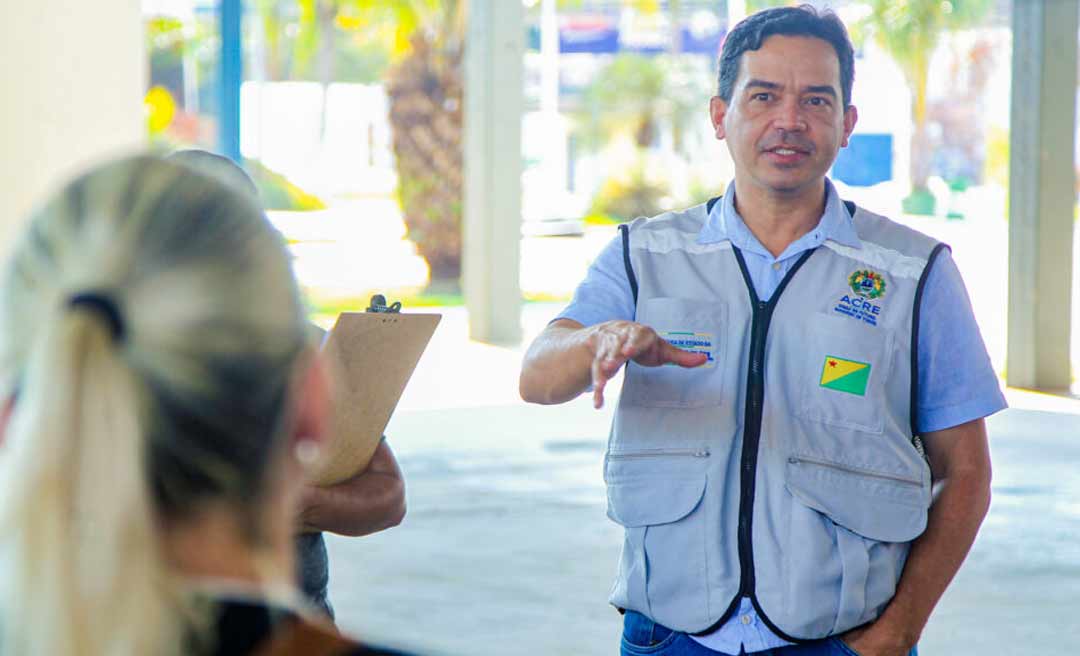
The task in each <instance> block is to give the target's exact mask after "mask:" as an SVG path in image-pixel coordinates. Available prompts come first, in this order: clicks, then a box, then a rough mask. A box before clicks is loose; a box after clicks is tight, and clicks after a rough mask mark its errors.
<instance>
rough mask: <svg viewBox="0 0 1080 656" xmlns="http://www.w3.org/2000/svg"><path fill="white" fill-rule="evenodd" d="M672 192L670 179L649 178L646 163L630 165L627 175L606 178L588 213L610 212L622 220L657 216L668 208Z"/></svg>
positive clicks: (602, 213) (613, 216)
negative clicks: (643, 164)
mask: <svg viewBox="0 0 1080 656" xmlns="http://www.w3.org/2000/svg"><path fill="white" fill-rule="evenodd" d="M670 195H671V187H670V185H669V184H668V183H667V181H665V180H659V179H652V178H650V177H649V176H648V175H647V174H646V172H645V167H644V166H641V165H638V166H634V167H632V168H630V169H629V171H627V175H625V176H613V177H611V178H608V179H607V180H605V181H604V183H603V184H602V185H600V190H599V191H598V192H597V193H596V197H595V198H594V199H593V202H592V206H591V207H590V208H589V212H588V213H589V214H590V215H607V216H610V217H612V218H615V219H617V220H619V221H633V220H634V219H636V218H638V217H639V216H656V215H657V214H660V213H661V212H664V211H665V210H667V209H668V206H669V205H670V198H669V197H670ZM665 201H667V202H665Z"/></svg>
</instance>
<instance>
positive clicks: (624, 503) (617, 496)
mask: <svg viewBox="0 0 1080 656" xmlns="http://www.w3.org/2000/svg"><path fill="white" fill-rule="evenodd" d="M705 478H706V477H705V474H704V473H693V474H689V475H686V476H685V477H679V478H677V479H673V478H659V477H657V476H655V475H653V476H640V477H637V476H635V477H630V478H623V477H619V478H616V479H612V480H608V483H607V495H608V511H607V514H608V517H610V518H611V519H612V520H614V521H615V522H617V523H619V524H621V525H622V526H625V527H627V528H633V527H638V526H657V525H659V524H670V523H671V522H677V521H679V520H680V519H682V518H683V517H686V516H687V515H689V514H690V513H691V512H693V511H694V508H696V507H697V505H698V503H699V502H700V501H701V497H702V496H703V495H704V494H705Z"/></svg>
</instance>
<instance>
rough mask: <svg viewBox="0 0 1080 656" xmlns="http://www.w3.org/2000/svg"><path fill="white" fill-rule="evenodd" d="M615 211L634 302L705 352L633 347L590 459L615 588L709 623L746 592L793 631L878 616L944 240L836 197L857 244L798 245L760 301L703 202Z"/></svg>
mask: <svg viewBox="0 0 1080 656" xmlns="http://www.w3.org/2000/svg"><path fill="white" fill-rule="evenodd" d="M714 202H715V199H714V200H713V201H710V203H709V204H707V205H706V204H703V205H698V206H696V207H692V208H690V209H688V210H686V211H684V212H671V213H667V214H663V215H660V216H658V217H656V218H653V219H638V220H637V221H634V222H633V224H631V225H630V226H628V227H627V226H623V228H622V230H623V247H624V250H623V254H624V256H625V261H626V266H627V275H628V276H629V277H630V281H631V288H632V289H633V290H634V295H635V299H636V320H637V321H638V322H640V323H643V324H645V325H648V326H651V327H652V328H654V329H655V330H656V331H657V332H658V333H660V334H661V336H663V337H665V338H666V339H668V340H669V341H672V343H674V344H676V345H679V346H682V347H683V348H687V349H689V350H696V351H705V352H707V353H708V354H709V362H708V363H707V364H706V365H704V366H702V367H700V368H696V369H682V368H680V367H676V366H663V367H642V366H639V365H637V364H634V363H630V364H628V366H627V369H626V375H625V380H624V382H623V389H622V395H621V397H620V398H619V405H618V409H617V410H616V413H615V421H614V424H613V426H612V431H611V437H610V440H609V444H608V451H607V454H606V457H605V459H604V480H605V482H606V483H607V491H608V516H609V517H610V518H611V519H612V520H614V521H615V522H617V523H619V524H620V525H622V526H623V527H625V542H624V544H623V550H622V556H621V558H620V562H619V571H618V578H617V580H616V582H615V586H614V589H613V590H612V594H611V603H612V604H614V605H615V606H617V607H619V608H622V609H632V610H635V611H638V612H640V613H643V614H645V615H646V616H648V617H650V618H652V619H653V620H654V621H656V622H658V623H660V624H663V625H665V626H668V627H670V628H672V629H676V630H678V631H685V632H689V633H706V632H709V631H712V630H714V629H715V628H716V627H718V626H720V625H721V624H722V623H723V622H725V621H727V620H728V618H730V617H731V615H732V613H733V612H734V611H735V609H736V608H737V607H738V605H739V600H740V598H742V597H749V598H750V599H751V601H752V602H753V604H754V608H755V609H756V610H757V612H758V613H759V614H760V616H761V618H762V620H763V621H764V622H765V623H766V625H767V626H768V627H769V628H770V629H772V630H773V631H774V632H775V633H776V634H777V635H779V636H780V637H782V638H785V639H787V640H791V641H793V642H798V641H804V640H812V639H818V638H823V637H826V636H829V635H834V634H838V633H841V632H843V631H846V630H847V629H850V628H853V627H855V626H858V625H860V624H863V623H865V622H869V621H871V620H873V619H875V618H876V617H877V616H878V615H879V614H880V613H881V611H882V609H883V608H884V606H885V604H886V603H888V601H889V600H890V599H891V598H892V596H893V594H894V592H895V590H896V583H897V581H898V580H899V578H900V573H901V570H902V569H903V567H904V562H905V560H906V558H907V553H908V549H909V546H910V542H911V541H912V540H914V539H915V538H916V537H917V536H919V535H920V534H921V533H922V532H923V530H924V529H925V527H926V519H927V509H928V508H929V505H930V485H931V481H930V469H929V466H928V464H927V462H926V459H925V457H924V455H923V453H922V445H921V442H919V440H918V438H917V436H916V431H915V427H914V424H915V420H914V418H915V416H916V414H915V399H917V398H918V393H917V390H916V384H917V381H918V373H917V366H918V361H917V358H916V353H917V347H916V343H917V340H918V334H917V331H918V305H919V298H920V296H921V294H922V288H923V284H924V282H925V280H926V274H927V273H928V272H929V270H930V267H931V266H932V263H933V260H934V258H935V257H936V256H937V254H938V253H939V252H940V250H941V249H942V248H944V247H945V246H944V244H937V243H936V242H934V241H933V240H931V239H930V238H928V237H926V236H924V235H922V234H920V233H917V232H915V231H913V230H910V229H908V228H905V227H903V226H900V225H898V224H896V223H893V222H891V221H889V220H888V219H885V218H884V217H880V216H877V215H874V214H871V213H870V212H867V211H865V210H863V209H858V210H856V208H855V206H854V205H853V204H850V203H848V204H846V205H847V207H848V211H849V212H850V213H851V214H852V221H853V223H854V226H855V230H856V232H857V233H858V235H859V238H860V240H861V241H862V246H861V248H857V249H856V248H851V247H848V246H843V245H840V244H838V243H835V242H832V241H827V242H825V243H824V244H823V245H821V246H819V247H818V248H816V249H815V250H812V251H809V252H807V253H805V254H803V255H802V256H801V257H800V258H799V260H798V261H797V263H796V264H795V265H793V266H792V267H791V271H790V272H789V273H788V275H787V277H786V278H785V279H784V280H783V282H782V283H781V284H780V286H779V287H778V288H777V290H776V292H775V293H774V294H773V296H772V298H771V299H769V301H768V302H765V301H760V300H759V299H758V298H757V295H756V293H755V291H754V288H753V285H752V284H751V282H750V280H751V279H750V276H749V274H748V272H747V270H746V266H745V262H744V260H743V256H742V253H741V252H740V251H739V250H738V249H737V248H734V247H733V246H732V244H731V242H729V241H726V240H725V241H721V242H718V243H715V244H698V243H697V241H696V239H697V235H698V233H699V231H700V230H701V228H702V226H703V225H704V222H705V221H706V218H707V217H708V212H709V210H710V209H711V206H712V203H714Z"/></svg>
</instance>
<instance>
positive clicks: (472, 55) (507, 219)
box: [462, 0, 525, 344]
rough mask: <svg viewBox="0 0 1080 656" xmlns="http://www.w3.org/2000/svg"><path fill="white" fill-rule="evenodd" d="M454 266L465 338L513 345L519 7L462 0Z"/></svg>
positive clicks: (516, 333)
mask: <svg viewBox="0 0 1080 656" xmlns="http://www.w3.org/2000/svg"><path fill="white" fill-rule="evenodd" d="M468 23H469V24H468V34H467V40H466V42H465V107H464V110H465V136H464V140H465V144H464V149H465V199H464V201H465V212H464V226H463V230H464V253H463V263H462V276H463V283H464V284H463V287H464V292H465V303H466V307H467V309H468V311H469V335H470V337H471V338H472V339H476V340H479V341H483V342H490V343H497V344H516V343H517V342H519V341H521V284H520V282H519V277H520V260H521V257H520V251H521V114H522V108H523V105H524V99H523V89H522V82H523V81H522V68H523V56H524V50H525V28H524V25H523V15H522V8H521V2H517V1H514V2H507V1H506V0H470V2H469V17H468Z"/></svg>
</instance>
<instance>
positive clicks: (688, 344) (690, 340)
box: [660, 330, 716, 369]
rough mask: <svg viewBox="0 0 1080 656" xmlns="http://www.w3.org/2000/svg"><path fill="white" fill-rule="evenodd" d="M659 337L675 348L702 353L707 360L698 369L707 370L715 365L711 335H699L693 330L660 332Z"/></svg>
mask: <svg viewBox="0 0 1080 656" xmlns="http://www.w3.org/2000/svg"><path fill="white" fill-rule="evenodd" d="M660 336H661V337H663V338H664V339H665V340H666V341H668V342H670V343H671V345H672V346H674V347H675V348H679V349H682V350H684V351H689V352H691V353H704V354H705V356H706V357H707V358H708V360H706V361H705V364H703V365H701V367H699V368H704V369H708V368H709V367H712V366H715V365H716V357H715V355H716V353H715V352H714V350H713V336H712V333H699V332H695V331H693V330H663V331H661V332H660ZM668 364H671V363H668ZM672 366H675V365H672Z"/></svg>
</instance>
